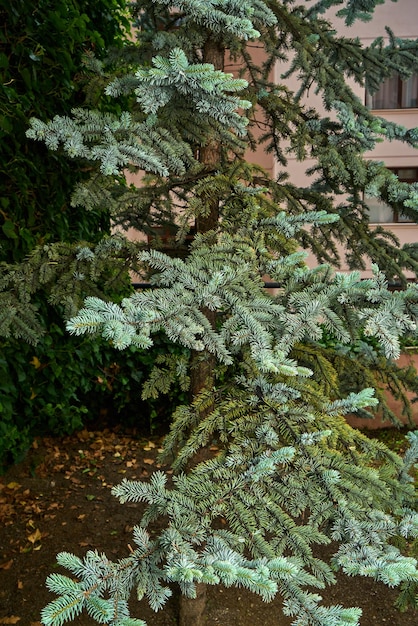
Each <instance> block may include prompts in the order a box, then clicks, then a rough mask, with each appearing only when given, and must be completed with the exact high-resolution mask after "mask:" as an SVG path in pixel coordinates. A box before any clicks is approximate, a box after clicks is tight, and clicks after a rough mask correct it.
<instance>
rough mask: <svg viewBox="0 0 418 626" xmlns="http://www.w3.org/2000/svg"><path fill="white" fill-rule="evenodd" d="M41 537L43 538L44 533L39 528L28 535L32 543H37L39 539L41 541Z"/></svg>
mask: <svg viewBox="0 0 418 626" xmlns="http://www.w3.org/2000/svg"><path fill="white" fill-rule="evenodd" d="M41 539H42V533H41V531H40V530H39V528H37V529H36V530H35V532H34V533H32V534H30V535H28V541H30V543H36V542H37V541H40V540H41Z"/></svg>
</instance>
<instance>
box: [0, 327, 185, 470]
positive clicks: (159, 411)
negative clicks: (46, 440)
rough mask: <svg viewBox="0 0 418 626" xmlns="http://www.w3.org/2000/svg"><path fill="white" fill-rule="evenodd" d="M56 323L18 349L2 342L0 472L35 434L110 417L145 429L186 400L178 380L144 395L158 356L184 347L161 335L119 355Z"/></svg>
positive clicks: (94, 423)
mask: <svg viewBox="0 0 418 626" xmlns="http://www.w3.org/2000/svg"><path fill="white" fill-rule="evenodd" d="M57 322H58V323H53V324H50V326H49V327H48V328H47V333H46V335H45V336H44V337H42V338H41V339H40V341H39V342H38V344H37V345H36V346H31V345H29V344H27V343H21V346H20V349H19V350H18V351H17V350H16V344H15V342H13V341H3V342H2V343H1V344H0V354H1V356H0V473H1V470H2V469H4V468H5V467H7V465H8V464H10V463H12V462H18V461H20V460H21V459H22V457H23V456H24V454H25V452H26V451H27V449H28V448H29V446H30V444H31V443H32V440H33V437H34V436H39V435H46V434H53V435H64V434H70V433H72V432H74V431H75V430H77V429H80V428H83V427H85V426H88V427H91V428H94V427H103V426H104V425H107V424H113V423H120V424H122V425H124V426H127V427H135V428H137V429H139V430H142V431H143V432H144V433H145V432H150V431H153V430H155V429H161V427H162V426H163V425H164V424H165V423H167V420H168V419H169V416H170V414H171V412H172V411H173V410H174V408H175V407H176V405H177V404H179V403H180V402H181V401H183V402H184V400H185V396H184V393H183V392H182V391H181V389H180V388H179V385H178V384H176V383H173V385H169V386H168V387H167V388H166V389H165V390H164V394H163V395H161V396H160V397H158V398H155V397H154V398H152V397H148V398H147V400H146V401H144V400H143V399H142V395H141V388H142V385H143V383H144V382H145V380H146V379H147V378H148V377H149V376H150V375H151V372H152V370H153V367H154V363H155V361H156V359H158V356H159V355H162V354H164V355H165V354H167V353H172V354H173V355H176V357H177V358H178V357H179V356H180V354H181V353H182V352H184V350H182V349H181V348H178V347H176V346H173V345H171V344H170V343H169V342H167V341H166V340H165V339H164V337H162V338H161V339H158V340H157V341H156V343H155V346H154V348H153V349H152V350H150V351H145V350H141V349H139V348H135V347H130V348H129V349H127V350H126V351H125V352H124V353H120V352H116V351H115V350H114V348H113V347H112V346H111V345H110V344H109V343H108V342H107V341H104V340H103V339H102V338H101V337H96V338H92V339H84V338H73V337H68V335H67V334H66V333H65V334H64V331H63V329H62V324H61V323H60V321H58V320H57Z"/></svg>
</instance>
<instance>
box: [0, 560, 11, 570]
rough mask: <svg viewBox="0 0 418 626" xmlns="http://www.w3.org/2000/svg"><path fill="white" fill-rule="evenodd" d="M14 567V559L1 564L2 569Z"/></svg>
mask: <svg viewBox="0 0 418 626" xmlns="http://www.w3.org/2000/svg"><path fill="white" fill-rule="evenodd" d="M12 565H13V559H10V561H6V562H5V563H0V569H5V570H6V569H10V568H11V567H12Z"/></svg>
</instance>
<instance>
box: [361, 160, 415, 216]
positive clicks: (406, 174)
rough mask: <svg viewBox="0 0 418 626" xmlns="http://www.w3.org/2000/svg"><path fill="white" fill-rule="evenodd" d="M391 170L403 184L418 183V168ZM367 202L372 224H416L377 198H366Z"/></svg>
mask: <svg viewBox="0 0 418 626" xmlns="http://www.w3.org/2000/svg"><path fill="white" fill-rule="evenodd" d="M390 170H391V172H393V173H394V174H396V176H397V177H398V178H399V181H400V182H402V183H416V182H418V167H391V168H390ZM366 202H367V206H368V207H369V217H370V222H371V223H373V224H382V223H393V222H398V223H411V222H412V223H414V220H412V219H411V218H409V217H405V216H404V215H402V213H399V212H398V211H394V210H393V209H392V207H390V206H389V205H387V204H385V203H384V202H379V200H378V199H377V198H366Z"/></svg>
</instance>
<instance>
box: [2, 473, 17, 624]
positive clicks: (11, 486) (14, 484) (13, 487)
mask: <svg viewBox="0 0 418 626" xmlns="http://www.w3.org/2000/svg"><path fill="white" fill-rule="evenodd" d="M6 487H7V489H19V487H20V485H19V483H13V482H12V483H8V484H7V485H6ZM4 619H6V618H4ZM7 619H8V618H7ZM19 619H20V617H19Z"/></svg>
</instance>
